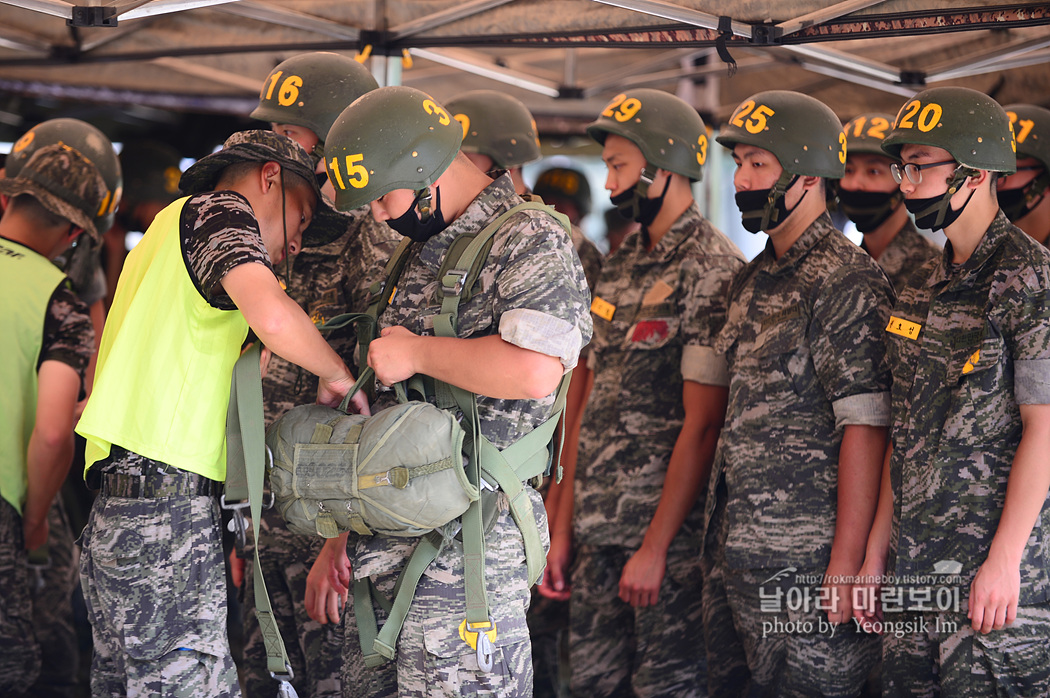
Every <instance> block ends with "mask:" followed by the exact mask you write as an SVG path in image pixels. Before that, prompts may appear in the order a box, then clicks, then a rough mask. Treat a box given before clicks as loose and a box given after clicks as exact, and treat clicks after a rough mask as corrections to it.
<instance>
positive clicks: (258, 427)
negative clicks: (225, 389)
mask: <svg viewBox="0 0 1050 698" xmlns="http://www.w3.org/2000/svg"><path fill="white" fill-rule="evenodd" d="M260 353H261V350H260V348H259V343H258V342H255V343H254V344H253V345H252V346H251V347H250V348H249V349H248V350H247V351H245V352H244V354H242V355H241V358H239V359H238V360H237V363H236V364H235V365H234V367H233V380H232V382H231V384H230V406H229V411H228V412H227V416H226V431H227V449H226V453H227V458H226V485H225V488H224V490H225V491H224V492H223V505H224V506H226V504H225V500H226V498H227V497H228V498H230V499H231V500H241V501H243V500H245V499H247V500H248V502H249V507H250V509H251V518H252V532H253V533H254V534H255V546H254V547H255V567H254V569H253V577H254V582H253V583H254V585H255V605H256V611H257V615H258V617H259V628H260V630H261V631H262V637H263V644H264V645H265V647H266V668H267V670H268V671H269V672H270V676H272V677H273V678H274V679H275V680H276V681H277V682H278V684H279V685H278V695H279V696H284V697H287V698H295V696H297V694H296V692H295V688H293V687H292V684H291V680H292V679H293V678H294V674H293V673H292V667H291V664H290V663H289V662H288V653H287V651H286V650H285V648H284V640H282V639H281V631H280V629H279V628H278V627H277V623H276V621H275V620H274V617H273V609H272V608H271V607H270V595H269V593H268V592H267V591H266V581H265V580H264V579H263V574H262V565H261V564H259V519H260V518H262V516H261V514H262V496H263V468H265V467H266V454H265V444H266V432H265V429H264V428H263V402H262V376H261V375H260V373H259V355H260Z"/></svg>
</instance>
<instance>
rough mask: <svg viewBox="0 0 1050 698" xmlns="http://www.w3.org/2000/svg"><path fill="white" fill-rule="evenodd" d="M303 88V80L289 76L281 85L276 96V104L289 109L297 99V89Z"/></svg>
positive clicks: (296, 76)
mask: <svg viewBox="0 0 1050 698" xmlns="http://www.w3.org/2000/svg"><path fill="white" fill-rule="evenodd" d="M302 86H303V79H302V78H301V77H299V76H298V75H289V76H288V77H287V78H285V79H284V82H283V83H281V91H280V92H279V93H278V94H277V103H278V104H280V105H281V106H282V107H290V106H292V105H293V104H295V102H296V100H298V99H299V88H300V87H302Z"/></svg>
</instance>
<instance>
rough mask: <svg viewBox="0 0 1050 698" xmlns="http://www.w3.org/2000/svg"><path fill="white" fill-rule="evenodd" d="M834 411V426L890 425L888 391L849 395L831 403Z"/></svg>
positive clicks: (837, 427) (839, 427)
mask: <svg viewBox="0 0 1050 698" xmlns="http://www.w3.org/2000/svg"><path fill="white" fill-rule="evenodd" d="M831 409H832V410H833V411H834V412H835V428H836V429H841V428H842V427H844V426H846V425H849V424H859V425H863V426H869V427H888V426H889V425H890V393H889V391H886V392H884V393H861V394H860V395H850V396H849V397H844V398H841V399H839V400H835V401H834V402H833V403H831Z"/></svg>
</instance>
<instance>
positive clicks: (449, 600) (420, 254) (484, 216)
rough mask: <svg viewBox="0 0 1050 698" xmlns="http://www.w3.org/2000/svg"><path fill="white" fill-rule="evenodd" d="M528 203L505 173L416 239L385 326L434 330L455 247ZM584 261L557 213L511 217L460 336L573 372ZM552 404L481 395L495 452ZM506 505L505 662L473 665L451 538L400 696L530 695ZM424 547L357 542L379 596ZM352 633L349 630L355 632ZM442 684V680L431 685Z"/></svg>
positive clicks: (502, 548)
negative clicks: (441, 278)
mask: <svg viewBox="0 0 1050 698" xmlns="http://www.w3.org/2000/svg"><path fill="white" fill-rule="evenodd" d="M520 201H521V199H520V198H519V197H518V196H517V195H516V194H515V193H514V189H513V185H512V184H511V182H510V179H509V178H508V177H501V178H500V179H498V180H496V181H495V182H493V183H492V184H491V185H490V186H489V187H487V188H486V189H485V190H484V191H483V192H482V193H481V194H479V195H478V197H477V198H476V199H475V200H474V201H473V202H472V203H471V204H470V206H469V207H468V208H467V210H466V211H465V212H464V213H463V214H462V215H461V216H460V217H459V218H457V219H456V220H455V221H454V222H453V223H451V224H450V225H449V227H448V228H446V229H445V230H444V231H442V232H441V233H439V234H438V235H436V236H434V237H433V238H431V239H430V240H429V241H427V242H426V243H423V244H416V245H415V246H414V247H413V249H412V253H411V256H410V258H409V261H408V263H407V264H406V266H405V269H404V272H403V273H402V275H401V279H400V281H399V283H398V290H397V293H396V294H395V295H394V298H393V300H392V301H391V304H390V307H389V308H388V309H387V311H386V312H385V313H384V314H383V315H382V316H381V317H380V325H381V326H382V327H387V326H391V325H395V324H399V325H402V326H404V327H407V328H408V329H409V330H411V331H413V332H416V333H419V334H425V335H432V334H433V333H434V331H433V318H434V315H436V314H437V313H438V311H439V310H440V303H439V302H438V301H437V300H436V299H435V297H434V293H435V290H436V287H437V279H436V275H437V271H438V269H439V267H440V265H441V261H442V258H443V257H444V254H445V252H446V250H447V249H448V246H449V245H450V244H451V242H452V240H453V239H455V238H456V237H457V236H458V235H460V234H462V233H465V232H479V231H480V230H482V229H483V228H484V227H485V225H486V224H487V223H488V222H489V221H491V220H493V219H495V218H496V217H498V216H499V214H501V213H502V212H504V211H506V210H508V209H509V208H511V207H512V206H513V205H515V204H517V203H519V202H520ZM577 260H578V257H577V256H576V255H575V254H573V253H572V248H571V242H570V240H569V237H568V235H567V234H566V233H565V232H564V231H563V230H562V229H561V227H560V226H559V225H558V224H557V222H556V221H554V220H553V219H552V218H550V217H549V216H547V215H545V214H543V213H542V212H539V211H531V210H530V211H523V212H521V213H519V214H518V215H516V216H515V217H513V218H511V219H510V220H508V221H507V222H506V223H505V224H504V225H503V226H502V227H501V228H500V230H499V231H498V232H497V233H496V235H495V237H494V239H493V244H492V249H491V251H490V253H489V257H488V259H487V261H486V264H485V266H484V267H483V268H482V271H481V274H480V276H479V277H478V282H477V285H476V286H475V294H474V295H473V297H472V298H471V299H470V300H469V301H468V302H466V303H463V304H462V305H461V306H460V310H459V321H458V334H459V336H460V337H481V336H487V335H492V334H496V333H497V332H498V333H499V334H500V336H502V337H503V338H504V339H505V340H506V341H508V342H511V343H513V344H515V345H517V346H521V347H524V348H528V349H531V350H534V351H539V352H542V353H545V354H548V355H550V356H557V357H559V358H560V359H561V361H562V363H563V365H565V367H566V368H571V367H572V366H573V365H575V363H576V359H577V355H578V353H579V350H580V347H581V345H582V344H585V343H586V342H587V341H588V340H589V339H590V335H591V323H590V317H589V315H588V313H587V296H586V293H584V289H585V284H586V280H585V277H584V274H583V269H582V268H581V267H580V265H579V262H578V261H577ZM392 400H393V396H392V393H391V391H386V392H384V393H381V394H380V397H379V399H378V400H377V403H376V409H382V408H383V407H385V406H388V405H389V404H391V402H392ZM552 405H553V395H552V396H549V397H547V398H544V399H543V400H497V399H493V398H488V397H485V396H478V411H479V415H480V426H481V430H482V433H484V435H485V436H486V437H487V438H488V439H489V440H491V441H492V442H493V443H494V444H495V445H496V446H497V447H499V448H505V447H507V446H508V445H510V444H511V443H513V442H514V441H515V440H517V439H518V438H520V437H521V436H522V435H524V434H525V433H527V432H528V431H530V430H531V429H533V428H535V427H536V426H538V425H539V424H540V423H542V422H543V421H544V420H545V419H546V418H547V416H548V415H549V414H550V410H551V407H552ZM525 492H526V493H527V495H528V497H529V499H530V501H531V504H532V508H533V513H534V515H535V517H536V521H537V525H538V526H539V530H540V534H541V538H542V541H543V543H544V547H545V548H546V546H547V545H548V537H547V523H546V516H545V512H544V509H543V504H542V501H541V499H540V497H539V495H538V494H537V493H536V492H535V491H534V490H533V489H532V488H531V487H529V486H527V485H526V487H525ZM500 502H501V507H500V515H499V517H497V519H496V522H495V526H494V528H493V530H492V531H491V532H490V533H488V534H487V535H486V538H485V542H486V552H487V560H486V568H485V580H486V585H487V586H489V588H490V593H489V604H490V612H491V613H492V615H493V617H494V619H495V620H496V623H497V629H498V637H497V642H496V645H497V646H498V647H499V648H500V655H501V657H498V663H497V667H498V671H494V673H493V674H489V675H480V674H479V673H478V670H477V669H476V668H475V667H476V659H472V658H471V657H473V650H471V649H470V648H469V646H468V645H466V644H465V643H464V642H463V640H462V639H460V638H459V634H458V628H459V624H460V622H461V621H462V620H463V619H464V617H465V610H464V609H465V606H464V603H465V602H464V600H463V597H462V593H463V567H462V544H461V543H459V542H458V541H453V542H452V543H450V544H449V545H448V546H447V547H446V548H445V549H444V550H443V551H442V552H441V554H440V555H439V556H438V558H437V559H436V560H435V561H434V562H433V563H432V564H431V565H430V566H429V567H428V568H427V570H426V572H425V573H424V577H423V580H422V581H421V583H420V588H419V591H417V595H416V599H415V601H414V602H413V604H412V608H411V611H410V613H409V617H408V620H407V621H406V623H405V627H404V630H402V635H401V639H400V641H399V643H398V659H397V684H398V686H399V689H400V691H401V695H413V696H414V695H424V693H423V691H424V687H426V690H427V691H429V692H428V693H426V695H455V696H458V695H460V691H464V692H466V691H468V690H469V689H470V688H471V687H472V686H474V685H476V684H477V685H479V686H480V687H481V688H485V689H486V690H498V691H499V693H500V694H501V695H527V694H528V693H529V692H531V686H532V662H531V652H530V650H529V643H528V630H527V626H526V624H525V611H526V609H527V607H528V599H529V593H528V584H527V579H526V568H525V565H524V564H522V562H523V556H524V553H523V551H522V540H521V535H520V533H519V531H518V529H517V526H516V525H515V524H514V522H513V519H512V518H511V517H510V515H509V512H508V505H507V504H506V500H505V498H504V497H502V495H501V496H500ZM415 542H416V541H415V539H409V540H406V539H403V538H391V537H387V536H374V537H371V538H365V537H358V538H356V539H355V538H354V537H353V536H352V537H351V546H350V547H351V562H352V564H353V574H354V577H355V578H356V579H361V578H364V577H373V579H374V580H375V581H376V583H377V584H378V586H379V587H380V588H381V589H382V588H383V587H384V583H385V581H387V580H389V578H390V577H391V575H396V573H397V572H399V571H400V569H401V568H402V567H403V565H404V563H405V561H406V559H407V557H408V556H409V555H410V554H411V552H412V550H413V548H414V546H415ZM501 619H502V621H501ZM501 622H502V625H501ZM351 634H353V633H351V632H349V628H348V632H347V635H348V636H349V635H351ZM424 637H425V643H424V641H423V640H424ZM424 648H425V650H426V652H424ZM424 655H425V660H424ZM471 662H474V665H473V666H472V665H471ZM373 674H374V672H373ZM501 676H502V677H503V678H500V677H501ZM348 678H349V680H350V682H351V685H356V682H357V677H346V676H344V686H347V683H346V682H347V679H348ZM368 680H369V679H368V677H367V676H364V677H362V681H366V682H367V681H368ZM428 682H429V686H427V684H428ZM435 682H438V683H439V684H440V685H434V684H435ZM486 682H492V683H491V684H490V685H486ZM526 687H527V689H528V690H525V689H526ZM361 695H363V694H361Z"/></svg>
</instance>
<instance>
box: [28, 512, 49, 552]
mask: <svg viewBox="0 0 1050 698" xmlns="http://www.w3.org/2000/svg"><path fill="white" fill-rule="evenodd" d="M48 531H49V529H48V525H47V515H46V514H45V516H44V517H43V518H42V519H41V520H40V522H39V523H37V524H31V523H29V521H28V520H23V531H22V533H23V537H24V538H25V546H26V550H36V549H37V548H39V547H40V546H41V545H43V544H44V543H46V542H47V535H48Z"/></svg>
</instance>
